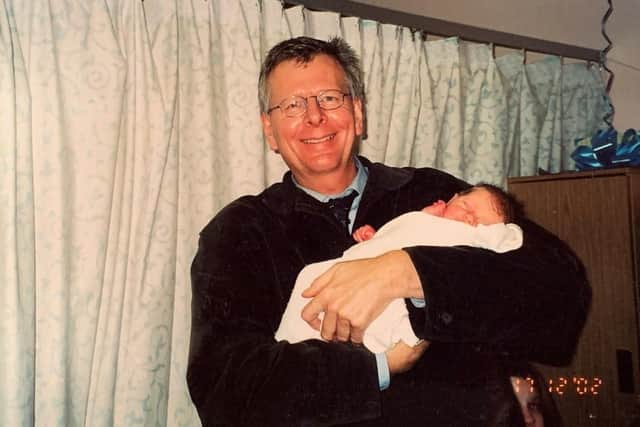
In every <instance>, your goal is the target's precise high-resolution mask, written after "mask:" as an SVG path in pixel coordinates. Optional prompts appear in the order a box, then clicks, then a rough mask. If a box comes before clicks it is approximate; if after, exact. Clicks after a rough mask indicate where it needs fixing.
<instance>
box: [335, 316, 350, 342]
mask: <svg viewBox="0 0 640 427" xmlns="http://www.w3.org/2000/svg"><path fill="white" fill-rule="evenodd" d="M336 326H337V327H336V338H338V341H343V342H346V341H349V336H350V335H351V324H350V323H349V321H348V320H344V319H338V323H337V325H336Z"/></svg>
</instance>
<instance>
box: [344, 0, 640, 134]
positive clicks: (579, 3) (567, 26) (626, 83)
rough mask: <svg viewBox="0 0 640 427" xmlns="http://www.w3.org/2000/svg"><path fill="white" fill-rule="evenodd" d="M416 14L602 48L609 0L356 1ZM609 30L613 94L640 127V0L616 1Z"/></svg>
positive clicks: (629, 121)
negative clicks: (603, 22) (602, 30)
mask: <svg viewBox="0 0 640 427" xmlns="http://www.w3.org/2000/svg"><path fill="white" fill-rule="evenodd" d="M356 1H357V2H358V3H364V4H369V5H372V6H378V7H384V8H387V9H393V10H397V11H402V12H407V13H412V14H416V15H423V16H430V17H432V18H438V19H444V20H447V21H453V22H457V23H460V24H466V25H472V26H476V27H482V28H489V29H493V30H496V31H504V32H508V33H514V34H520V35H523V36H528V37H535V38H539V39H545V40H552V41H556V42H560V43H566V44H571V45H577V46H583V47H587V48H591V49H598V50H599V49H603V48H604V47H605V46H606V45H607V42H606V40H605V39H604V37H603V36H602V34H601V25H600V23H601V21H602V18H603V16H604V14H605V12H606V11H607V8H608V6H609V5H608V2H607V1H606V0H561V1H558V0H535V1H531V0H483V1H477V0H447V1H446V2H445V1H415V0H356ZM612 2H613V13H612V14H611V16H610V18H609V20H608V22H607V26H606V32H607V35H608V36H609V38H610V39H611V40H612V42H613V46H612V48H611V50H610V51H609V53H608V55H607V60H608V61H607V67H609V68H610V69H611V70H612V71H613V72H614V74H615V77H614V80H613V86H612V88H611V98H612V100H613V104H614V106H615V109H616V113H615V116H614V126H615V127H616V128H617V129H618V130H625V129H627V128H635V129H639V128H640V43H639V42H638V41H639V40H640V7H638V6H639V0H612Z"/></svg>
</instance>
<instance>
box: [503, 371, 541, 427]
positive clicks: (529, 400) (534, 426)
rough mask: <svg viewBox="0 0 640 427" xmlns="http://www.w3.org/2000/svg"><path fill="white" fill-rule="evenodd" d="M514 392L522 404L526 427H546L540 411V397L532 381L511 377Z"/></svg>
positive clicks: (521, 408)
mask: <svg viewBox="0 0 640 427" xmlns="http://www.w3.org/2000/svg"><path fill="white" fill-rule="evenodd" d="M511 385H512V386H513V391H514V393H515V395H516V398H517V399H518V403H519V404H520V410H521V411H522V417H523V418H524V424H525V426H527V427H529V426H531V427H544V417H543V415H542V411H541V409H540V397H539V396H538V392H537V391H536V389H535V387H533V384H532V383H531V379H529V378H527V379H525V378H520V377H511Z"/></svg>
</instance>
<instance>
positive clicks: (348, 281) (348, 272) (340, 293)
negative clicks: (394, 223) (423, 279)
mask: <svg viewBox="0 0 640 427" xmlns="http://www.w3.org/2000/svg"><path fill="white" fill-rule="evenodd" d="M302 296H304V297H305V298H313V299H312V300H311V301H310V302H309V303H308V304H307V305H306V306H305V307H304V309H303V310H302V318H303V319H304V320H305V321H306V322H307V323H309V325H311V327H313V328H314V329H316V330H319V331H320V335H322V338H324V339H325V340H327V341H331V340H333V339H337V340H339V341H349V340H351V341H352V342H354V343H361V342H362V339H363V336H364V331H365V329H366V328H367V327H368V326H369V325H370V324H371V322H372V321H373V320H374V319H375V318H376V317H378V315H379V314H380V313H381V312H382V311H383V310H384V309H385V308H386V307H387V305H388V304H389V302H391V300H392V299H395V298H424V294H423V292H422V286H421V284H420V279H419V277H418V273H417V272H416V269H415V267H414V266H413V263H412V262H411V258H410V257H409V255H408V254H407V253H406V252H405V251H402V250H395V251H390V252H387V253H385V254H382V255H380V256H377V257H374V258H365V259H361V260H354V261H346V262H340V263H338V264H335V265H334V266H333V267H331V268H330V269H329V270H327V271H326V272H325V273H323V274H322V275H320V276H319V277H318V278H317V279H316V280H314V281H313V283H312V284H311V286H310V287H309V288H307V289H306V290H305V291H304V292H303V293H302ZM320 313H324V318H323V320H322V321H320V319H319V317H318V316H319V315H320Z"/></svg>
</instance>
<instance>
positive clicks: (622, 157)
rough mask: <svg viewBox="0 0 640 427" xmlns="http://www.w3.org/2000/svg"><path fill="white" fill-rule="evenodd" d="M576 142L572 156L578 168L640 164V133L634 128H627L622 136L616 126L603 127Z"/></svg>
mask: <svg viewBox="0 0 640 427" xmlns="http://www.w3.org/2000/svg"><path fill="white" fill-rule="evenodd" d="M576 143H577V144H578V146H577V147H576V149H575V150H574V151H573V153H571V158H572V159H573V160H574V161H575V162H576V169H577V170H588V169H601V168H610V167H625V166H640V135H639V134H638V133H637V132H636V131H635V130H634V129H627V130H626V131H625V133H624V134H623V135H622V138H619V135H618V131H616V130H615V129H614V128H608V129H604V130H602V129H601V130H599V131H598V132H596V133H595V135H593V136H592V137H591V138H582V139H578V140H576ZM586 144H589V145H586Z"/></svg>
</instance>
